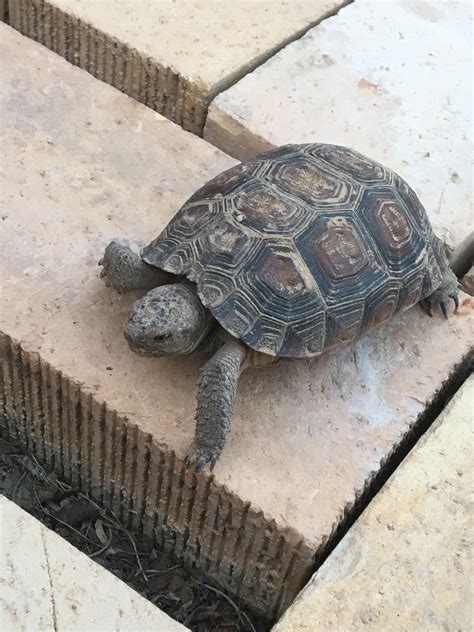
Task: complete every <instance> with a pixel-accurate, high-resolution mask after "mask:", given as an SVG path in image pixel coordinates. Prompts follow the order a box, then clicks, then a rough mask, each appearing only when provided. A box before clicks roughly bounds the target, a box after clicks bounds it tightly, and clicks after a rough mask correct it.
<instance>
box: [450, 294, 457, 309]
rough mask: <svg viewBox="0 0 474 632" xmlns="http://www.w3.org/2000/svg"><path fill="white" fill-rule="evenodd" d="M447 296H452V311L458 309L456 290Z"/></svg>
mask: <svg viewBox="0 0 474 632" xmlns="http://www.w3.org/2000/svg"><path fill="white" fill-rule="evenodd" d="M449 298H452V299H453V301H454V311H455V312H457V311H458V307H459V296H458V293H457V292H453V294H450V295H449Z"/></svg>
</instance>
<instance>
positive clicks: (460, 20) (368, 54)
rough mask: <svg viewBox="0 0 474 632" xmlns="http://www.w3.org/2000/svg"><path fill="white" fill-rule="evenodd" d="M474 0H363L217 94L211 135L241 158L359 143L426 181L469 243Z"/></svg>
mask: <svg viewBox="0 0 474 632" xmlns="http://www.w3.org/2000/svg"><path fill="white" fill-rule="evenodd" d="M471 14H472V5H471V3H469V2H464V1H462V0H456V1H454V2H435V3H433V2H431V3H427V2H403V1H402V0H394V1H392V2H390V7H389V11H387V3H385V2H378V1H357V2H354V3H353V4H350V5H348V6H347V7H344V8H343V9H341V10H340V11H339V13H338V14H337V15H336V16H334V17H331V18H328V19H327V20H324V21H323V22H322V23H321V24H319V25H318V26H316V27H315V28H313V29H311V31H309V32H308V33H307V34H306V35H305V36H304V37H302V38H301V39H299V40H298V41H295V42H293V43H292V44H290V45H288V46H287V47H285V48H284V49H283V50H282V51H280V52H279V53H278V54H277V55H275V56H274V57H272V58H271V59H269V60H268V61H267V62H266V63H265V64H263V65H262V66H260V67H259V68H257V69H256V70H254V71H253V72H252V73H249V74H248V75H247V76H245V77H244V78H243V79H242V80H241V81H239V82H238V83H236V84H235V85H234V86H233V87H231V88H230V89H229V90H227V91H225V92H223V93H221V94H219V95H218V96H217V97H216V99H215V100H214V101H213V103H212V105H211V107H210V109H209V116H208V118H207V122H206V128H205V132H204V137H205V138H206V139H207V140H208V141H209V142H211V143H213V144H215V145H217V146H218V147H220V148H221V149H223V150H224V151H226V152H227V153H229V154H230V155H232V156H235V157H236V158H239V159H240V160H242V159H244V158H247V157H249V156H250V155H254V154H255V153H258V152H260V151H262V150H266V149H268V148H269V147H271V146H275V145H282V144H285V143H294V142H302V143H305V142H324V143H334V144H341V145H347V146H349V147H353V148H354V149H357V150H358V151H360V152H362V153H364V154H367V155H368V156H370V157H372V158H374V159H375V160H379V161H380V162H382V163H384V164H386V165H387V166H390V167H392V168H393V169H395V170H396V171H397V172H399V173H400V175H401V176H403V177H404V178H406V180H407V181H408V182H409V183H410V184H411V185H412V186H413V187H414V189H415V191H416V192H417V193H418V194H419V196H420V198H421V200H422V202H423V204H424V205H425V207H426V208H427V210H428V212H429V215H430V217H431V219H432V222H433V225H434V227H435V229H436V230H437V231H438V232H439V233H440V237H442V238H443V239H444V240H445V241H446V242H448V243H449V244H450V245H451V246H457V245H458V244H459V242H460V241H461V240H462V238H463V237H464V236H465V235H466V234H467V233H468V231H469V229H470V228H471V227H472V214H471V206H470V204H471V203H470V200H471V188H472V177H471V172H470V166H469V165H470V156H471V146H472V107H471V105H472V104H471V93H470V83H469V81H468V80H467V79H466V78H467V77H470V76H471V74H472V67H471V65H472V64H471V44H472V42H471V30H470V22H471V20H472V17H471V19H470V16H471Z"/></svg>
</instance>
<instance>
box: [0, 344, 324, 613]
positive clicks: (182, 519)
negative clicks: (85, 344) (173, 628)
mask: <svg viewBox="0 0 474 632" xmlns="http://www.w3.org/2000/svg"><path fill="white" fill-rule="evenodd" d="M0 360H1V364H0V366H1V370H0V383H1V389H2V409H1V411H0V427H1V432H2V433H3V434H4V435H6V436H7V437H8V438H9V439H10V440H12V441H14V442H16V443H18V444H19V445H21V446H22V447H23V448H24V449H25V450H28V451H29V452H30V453H32V454H34V455H35V457H36V458H37V459H38V460H39V461H40V462H41V463H43V464H44V466H45V467H46V468H48V469H50V470H54V471H55V472H56V473H57V474H58V475H59V476H61V477H63V478H64V479H65V480H67V481H69V482H70V483H72V484H74V485H75V486H78V487H79V488H80V489H81V490H82V491H83V492H85V493H88V494H90V495H91V496H92V497H93V498H94V499H95V500H96V501H97V502H98V503H101V504H103V505H104V506H105V507H107V508H110V509H112V510H113V511H114V512H115V513H116V515H118V516H120V517H121V519H122V520H123V521H124V523H125V524H126V525H127V526H128V527H130V528H133V529H134V530H136V532H138V533H140V534H143V535H145V536H146V537H147V538H148V539H150V541H154V542H155V541H156V542H157V543H158V545H159V546H160V547H162V548H163V549H164V550H165V551H166V552H167V553H169V554H171V555H172V556H174V557H175V558H176V559H177V560H179V561H181V562H183V564H184V565H185V566H186V567H187V568H188V569H189V570H190V571H191V572H194V573H195V574H200V575H204V577H206V578H208V580H210V581H211V582H214V583H217V584H218V585H220V586H222V587H223V588H224V589H225V590H226V591H227V592H229V593H230V594H232V595H234V596H236V597H238V598H239V599H241V600H242V602H243V603H245V604H247V605H248V606H249V607H250V608H251V609H252V610H254V611H257V612H259V613H262V614H264V615H265V616H267V617H269V618H275V617H277V616H278V615H279V614H280V613H281V612H283V610H285V609H286V608H287V607H288V605H289V604H290V603H291V602H292V601H293V599H294V597H295V596H296V594H297V593H298V591H299V590H300V589H301V588H302V586H303V585H304V584H305V583H306V581H307V580H308V579H309V576H310V575H311V572H312V569H313V564H314V553H315V551H314V549H310V548H309V547H308V546H307V545H306V544H305V543H304V542H303V540H302V538H301V537H300V536H299V535H298V534H297V533H296V532H294V531H292V530H290V529H282V528H279V527H278V526H277V524H276V523H275V521H272V520H268V519H266V518H265V516H264V515H263V514H262V513H261V512H258V511H255V510H254V509H253V508H252V507H251V506H250V503H245V502H243V501H242V500H241V499H240V498H238V497H236V496H234V495H232V494H231V493H230V492H229V491H228V490H227V489H226V488H225V487H223V486H221V485H218V484H216V483H215V481H214V477H213V476H212V475H208V474H199V475H198V474H195V473H194V472H190V471H188V470H187V469H186V468H185V467H184V464H183V461H182V459H180V458H178V457H177V456H176V454H175V453H174V452H173V451H171V450H169V449H168V448H167V447H166V446H163V445H159V444H158V443H156V442H155V441H154V440H153V437H152V436H151V435H150V434H146V433H143V432H142V431H141V430H140V428H139V427H138V426H137V425H135V424H133V423H132V422H131V421H130V420H129V419H127V418H126V417H123V416H120V415H118V414H117V412H116V411H114V410H112V409H110V408H109V407H108V406H107V405H106V403H104V402H99V401H97V400H96V399H95V398H94V397H93V396H92V395H91V394H90V393H88V392H87V390H86V388H84V387H82V386H81V385H79V384H77V383H76V382H74V381H73V380H71V379H69V378H68V377H67V376H65V375H63V374H62V373H61V372H60V371H57V370H56V369H54V368H53V367H52V366H51V365H50V364H48V363H47V362H45V361H44V360H42V359H41V357H40V356H39V355H38V354H37V353H29V352H27V351H25V350H24V349H23V348H22V347H21V345H20V344H18V343H16V342H15V341H13V340H12V339H11V338H10V337H9V336H7V335H5V334H0Z"/></svg>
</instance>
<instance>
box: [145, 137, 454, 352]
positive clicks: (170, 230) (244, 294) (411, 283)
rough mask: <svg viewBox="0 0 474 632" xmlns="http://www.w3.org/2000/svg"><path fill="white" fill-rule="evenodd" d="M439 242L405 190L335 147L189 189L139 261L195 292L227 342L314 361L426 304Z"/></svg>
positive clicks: (246, 166) (283, 151) (270, 160)
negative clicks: (184, 280)
mask: <svg viewBox="0 0 474 632" xmlns="http://www.w3.org/2000/svg"><path fill="white" fill-rule="evenodd" d="M438 242H439V240H438V238H437V237H436V236H435V235H434V234H433V232H432V229H431V226H430V223H429V220H428V217H427V215H426V212H425V210H424V208H423V206H422V205H421V203H420V202H419V200H418V198H417V196H416V195H415V193H414V192H413V190H412V189H411V188H410V187H409V186H408V184H407V183H406V182H405V181H404V180H403V179H402V178H401V177H400V176H398V175H397V174H396V173H394V172H393V171H392V170H390V169H387V168H385V167H383V166H382V165H380V164H378V163H376V162H374V161H373V160H370V159H368V158H366V157H365V156H363V155H361V154H359V153H357V152H355V151H353V150H350V149H347V148H345V147H341V146H336V145H324V144H308V145H287V146H284V147H280V148H278V149H275V150H272V151H269V152H266V153H265V154H262V155H260V156H257V157H256V158H254V159H252V160H249V161H248V162H244V163H242V164H240V165H237V166H235V167H233V168H231V169H229V170H227V171H225V172H223V173H222V174H220V175H219V176H217V177H216V178H214V179H213V180H211V181H210V182H209V183H208V184H206V185H205V186H204V187H202V188H201V189H199V190H198V191H197V192H196V193H195V194H194V195H193V196H192V197H191V198H190V199H189V200H188V201H187V202H186V203H185V204H184V206H183V207H182V208H181V209H180V210H179V211H178V213H177V214H176V216H175V217H174V218H173V219H172V221H171V222H170V223H169V224H168V226H167V227H166V228H165V229H164V231H163V232H162V233H161V234H160V235H159V236H158V238H157V239H155V240H154V241H153V242H152V243H151V244H149V245H148V246H147V247H146V248H144V249H143V251H142V257H143V258H144V260H145V261H147V262H148V263H149V264H152V265H155V266H157V267H159V268H162V269H164V270H167V271H168V272H172V273H174V274H177V275H185V276H187V277H188V278H189V279H190V280H192V281H194V282H195V283H196V284H197V287H198V292H199V296H200V298H201V300H202V302H203V304H204V305H205V306H206V307H207V308H208V309H209V310H210V311H211V313H212V314H213V316H214V317H215V318H216V319H217V321H218V322H219V323H220V324H221V325H222V326H223V327H224V328H225V329H226V330H227V331H229V332H230V333H231V334H233V335H234V336H236V337H237V338H240V339H241V340H243V341H244V342H245V343H246V344H247V345H249V346H250V347H251V348H253V349H256V350H257V351H261V352H264V353H267V354H270V355H278V356H287V357H308V356H317V355H320V354H321V353H323V352H324V351H326V350H328V349H333V348H335V347H339V346H342V345H345V344H349V343H351V342H352V341H353V340H355V339H357V338H359V337H360V336H362V335H364V334H365V333H366V332H368V331H369V330H371V329H372V328H374V327H376V326H378V325H380V324H381V323H383V322H386V321H387V320H389V319H390V318H391V317H392V316H393V315H394V314H396V313H397V312H398V311H400V310H402V309H406V308H409V307H411V306H412V305H414V304H415V303H417V302H418V301H419V300H420V299H422V298H425V297H426V296H428V295H430V294H431V293H432V292H433V291H434V290H435V289H436V288H437V287H438V286H439V285H440V282H441V278H442V261H441V260H440V253H439V245H438Z"/></svg>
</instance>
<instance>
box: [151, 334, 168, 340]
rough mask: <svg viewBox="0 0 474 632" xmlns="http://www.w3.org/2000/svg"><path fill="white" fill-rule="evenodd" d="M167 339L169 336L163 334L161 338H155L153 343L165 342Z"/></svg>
mask: <svg viewBox="0 0 474 632" xmlns="http://www.w3.org/2000/svg"><path fill="white" fill-rule="evenodd" d="M167 338H169V334H162V335H161V336H153V341H154V342H164V341H165V340H166V339H167Z"/></svg>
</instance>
